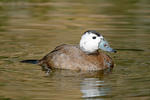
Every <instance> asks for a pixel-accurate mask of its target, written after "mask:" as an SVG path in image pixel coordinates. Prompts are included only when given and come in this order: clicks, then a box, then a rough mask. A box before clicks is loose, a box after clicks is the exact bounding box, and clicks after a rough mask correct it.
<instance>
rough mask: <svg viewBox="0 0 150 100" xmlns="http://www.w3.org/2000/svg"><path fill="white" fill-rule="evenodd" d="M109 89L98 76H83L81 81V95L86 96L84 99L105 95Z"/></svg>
mask: <svg viewBox="0 0 150 100" xmlns="http://www.w3.org/2000/svg"><path fill="white" fill-rule="evenodd" d="M109 91H110V89H109V87H105V83H104V81H101V80H99V79H98V78H85V79H84V80H83V82H82V83H81V92H82V93H83V96H82V97H83V98H87V99H86V100H90V98H93V97H94V98H96V97H101V96H107V95H108V92H109ZM88 98H89V99H88ZM100 100H103V99H100Z"/></svg>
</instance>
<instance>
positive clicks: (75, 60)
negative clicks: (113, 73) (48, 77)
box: [39, 45, 113, 71]
mask: <svg viewBox="0 0 150 100" xmlns="http://www.w3.org/2000/svg"><path fill="white" fill-rule="evenodd" d="M39 65H41V66H43V67H48V68H50V69H54V68H57V69H70V70H84V71H86V70H89V71H95V70H103V69H106V68H112V67H113V61H112V59H111V58H110V57H109V56H108V55H106V54H104V53H102V52H98V51H96V52H94V53H92V54H87V53H85V52H83V51H82V50H81V49H80V48H79V46H75V45H61V46H58V47H56V48H55V49H54V50H53V51H52V52H50V53H49V54H47V55H46V56H45V57H43V58H42V59H41V60H40V61H39Z"/></svg>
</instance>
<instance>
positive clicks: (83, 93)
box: [0, 0, 150, 100]
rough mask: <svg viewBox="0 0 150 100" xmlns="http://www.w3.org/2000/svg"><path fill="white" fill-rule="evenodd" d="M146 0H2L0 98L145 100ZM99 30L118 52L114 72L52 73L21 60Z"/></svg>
mask: <svg viewBox="0 0 150 100" xmlns="http://www.w3.org/2000/svg"><path fill="white" fill-rule="evenodd" d="M149 4H150V1H149V0H109V1H106V0H61V1H60V0H1V1H0V44H1V46H0V100H80V99H81V100H149V99H150V84H149V83H150V28H149V26H150V5H149ZM89 29H93V30H97V31H98V32H101V34H103V35H104V37H105V38H106V39H107V40H108V41H109V43H110V44H111V47H113V48H116V49H117V50H118V53H116V54H109V55H111V56H112V58H113V59H114V62H115V67H114V69H113V71H112V73H109V74H108V73H105V74H102V73H84V74H82V73H78V72H71V71H55V72H53V73H51V75H50V76H45V73H44V72H42V71H41V68H40V67H39V66H37V65H32V64H22V63H20V62H19V61H21V60H24V59H40V58H42V57H43V56H44V55H45V54H47V53H48V52H49V51H51V50H53V48H55V47H56V46H58V45H60V44H63V43H66V44H78V43H79V40H80V36H81V34H82V33H83V32H84V31H86V30H89Z"/></svg>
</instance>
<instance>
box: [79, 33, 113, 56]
mask: <svg viewBox="0 0 150 100" xmlns="http://www.w3.org/2000/svg"><path fill="white" fill-rule="evenodd" d="M80 49H81V50H82V51H84V52H86V53H89V54H90V53H94V52H96V51H97V50H98V49H101V50H104V51H107V52H116V50H114V49H112V48H111V47H110V46H109V44H108V42H107V41H106V40H105V39H104V37H103V36H102V35H101V34H100V33H98V32H96V31H94V30H88V31H86V32H84V34H83V35H82V37H81V40H80Z"/></svg>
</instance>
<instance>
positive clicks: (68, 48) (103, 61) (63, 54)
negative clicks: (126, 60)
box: [22, 30, 116, 72]
mask: <svg viewBox="0 0 150 100" xmlns="http://www.w3.org/2000/svg"><path fill="white" fill-rule="evenodd" d="M99 49H101V50H104V51H107V52H116V50H114V49H112V48H110V46H109V44H108V42H107V41H106V40H105V39H104V37H103V36H102V35H101V34H99V33H98V32H96V31H94V30H88V31H86V32H84V34H83V35H82V37H81V40H80V43H79V45H67V44H63V45H60V46H57V47H56V48H55V49H54V50H53V51H51V52H50V53H48V54H47V55H46V56H44V57H43V58H42V59H41V60H24V61H22V62H27V63H37V64H39V65H40V66H42V68H43V69H44V70H45V71H47V72H49V71H50V70H51V69H70V70H80V71H98V70H104V69H107V68H113V66H114V63H113V60H112V58H111V57H110V56H108V55H106V54H105V53H103V52H100V51H98V50H99Z"/></svg>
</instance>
